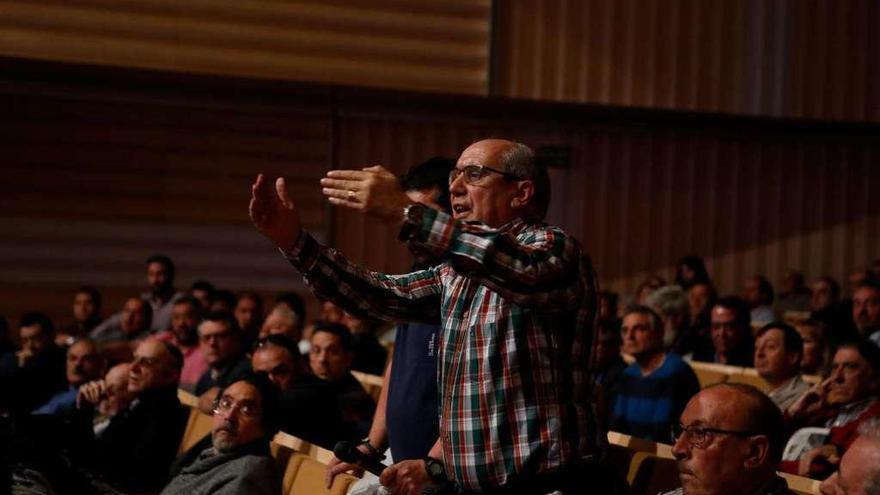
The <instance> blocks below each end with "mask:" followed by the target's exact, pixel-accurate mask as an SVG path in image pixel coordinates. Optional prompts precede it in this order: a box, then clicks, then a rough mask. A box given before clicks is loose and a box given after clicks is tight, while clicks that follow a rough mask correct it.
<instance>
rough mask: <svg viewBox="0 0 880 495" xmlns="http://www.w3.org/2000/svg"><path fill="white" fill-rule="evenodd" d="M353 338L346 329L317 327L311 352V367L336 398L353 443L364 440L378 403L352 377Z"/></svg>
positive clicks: (330, 324) (333, 326)
mask: <svg viewBox="0 0 880 495" xmlns="http://www.w3.org/2000/svg"><path fill="white" fill-rule="evenodd" d="M353 359H354V355H353V352H352V336H351V333H350V332H349V331H348V328H346V327H345V325H342V324H339V323H324V324H319V325H316V326H315V330H314V332H313V333H312V338H311V348H310V349H309V367H310V369H311V370H312V373H313V374H314V375H315V376H316V377H318V378H319V379H320V380H321V381H322V382H323V384H324V385H330V388H331V389H332V393H333V395H334V396H335V397H336V402H337V405H338V410H339V411H340V412H341V414H342V418H343V421H344V422H345V424H346V426H347V429H348V432H349V434H348V435H346V436H348V437H349V438H351V439H355V438H364V437H365V436H366V435H367V433H369V431H370V425H371V423H372V421H373V412H374V410H375V409H376V403H375V402H374V401H373V398H372V397H370V396H369V394H367V392H366V390H364V388H363V387H362V386H361V384H360V383H359V382H358V381H357V379H356V378H355V377H354V376H353V375H352V374H351V363H352V361H353Z"/></svg>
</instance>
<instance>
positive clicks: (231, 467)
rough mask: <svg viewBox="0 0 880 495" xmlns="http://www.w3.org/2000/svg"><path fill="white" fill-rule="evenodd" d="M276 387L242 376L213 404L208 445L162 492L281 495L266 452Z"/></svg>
mask: <svg viewBox="0 0 880 495" xmlns="http://www.w3.org/2000/svg"><path fill="white" fill-rule="evenodd" d="M278 404H279V398H278V387H276V386H275V384H274V383H272V381H270V380H269V378H268V377H266V375H263V374H254V375H246V376H244V377H243V378H241V379H240V380H238V381H236V382H234V383H233V384H231V385H229V386H228V387H226V388H225V389H224V390H223V391H222V392H221V393H220V397H219V398H218V399H217V401H216V402H215V404H214V425H213V428H212V430H211V440H212V445H211V447H208V448H207V449H205V450H203V451H202V453H201V454H199V456H198V458H196V459H195V461H193V463H192V464H190V465H188V466H186V467H184V468H183V469H182V470H181V471H180V473H179V474H178V475H177V476H176V477H175V478H174V479H172V480H171V482H170V483H168V486H166V487H165V489H164V490H162V495H200V494H205V495H207V494H214V495H220V494H229V495H236V494H239V493H247V494H256V495H259V494H267V495H268V494H279V493H281V481H280V480H279V478H278V474H277V472H276V469H275V461H274V460H273V459H272V457H271V456H270V455H269V441H270V439H271V438H272V436H273V435H274V434H275V432H276V431H277V430H278V427H277V425H278V416H279V411H280V409H279V406H278Z"/></svg>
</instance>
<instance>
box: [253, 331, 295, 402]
mask: <svg viewBox="0 0 880 495" xmlns="http://www.w3.org/2000/svg"><path fill="white" fill-rule="evenodd" d="M251 369H252V370H253V371H254V372H258V373H265V374H266V376H268V377H269V379H270V380H272V382H273V383H274V384H275V385H276V386H277V387H278V389H279V390H281V391H282V392H285V391H287V390H290V388H291V386H292V385H293V384H294V383H295V382H296V381H297V380H298V379H300V377H302V376H303V375H304V374H305V373H306V370H305V364H304V363H303V358H302V356H301V355H300V354H299V352H298V349H297V347H296V344H295V343H294V342H293V341H292V340H290V339H289V338H287V336H285V335H277V334H273V335H267V336H265V337H261V338H260V339H259V340H257V341H256V342H255V343H254V348H253V352H252V354H251Z"/></svg>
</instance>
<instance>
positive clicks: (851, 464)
mask: <svg viewBox="0 0 880 495" xmlns="http://www.w3.org/2000/svg"><path fill="white" fill-rule="evenodd" d="M878 466H880V443H878V442H876V441H871V440H869V439H868V438H867V437H864V436H860V437H858V438H856V440H855V442H853V443H852V445H850V447H849V448H848V449H847V450H846V452H844V454H843V457H842V458H841V459H840V469H839V470H838V472H836V473H834V475H832V477H831V478H828V479H827V480H826V481H824V482H823V483H822V488H821V491H822V493H823V494H825V495H871V493H869V492H868V491H867V490H866V489H865V488H866V486H865V485H866V481H868V480H871V479H873V478H875V477H876V476H877V470H878Z"/></svg>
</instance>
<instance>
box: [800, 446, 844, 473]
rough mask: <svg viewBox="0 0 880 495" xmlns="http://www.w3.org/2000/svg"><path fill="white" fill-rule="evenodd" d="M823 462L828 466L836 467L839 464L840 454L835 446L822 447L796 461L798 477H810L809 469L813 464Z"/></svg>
mask: <svg viewBox="0 0 880 495" xmlns="http://www.w3.org/2000/svg"><path fill="white" fill-rule="evenodd" d="M819 460H824V461H825V462H827V463H828V464H831V465H833V466H837V465H838V464H840V452H839V451H838V450H837V446H835V445H822V446H821V447H816V448H815V449H813V450H811V451H809V452H807V453H806V454H804V455H803V456H801V458H800V459H799V460H798V475H800V476H808V477H809V476H810V468H811V467H812V465H813V463H814V462H816V461H819Z"/></svg>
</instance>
